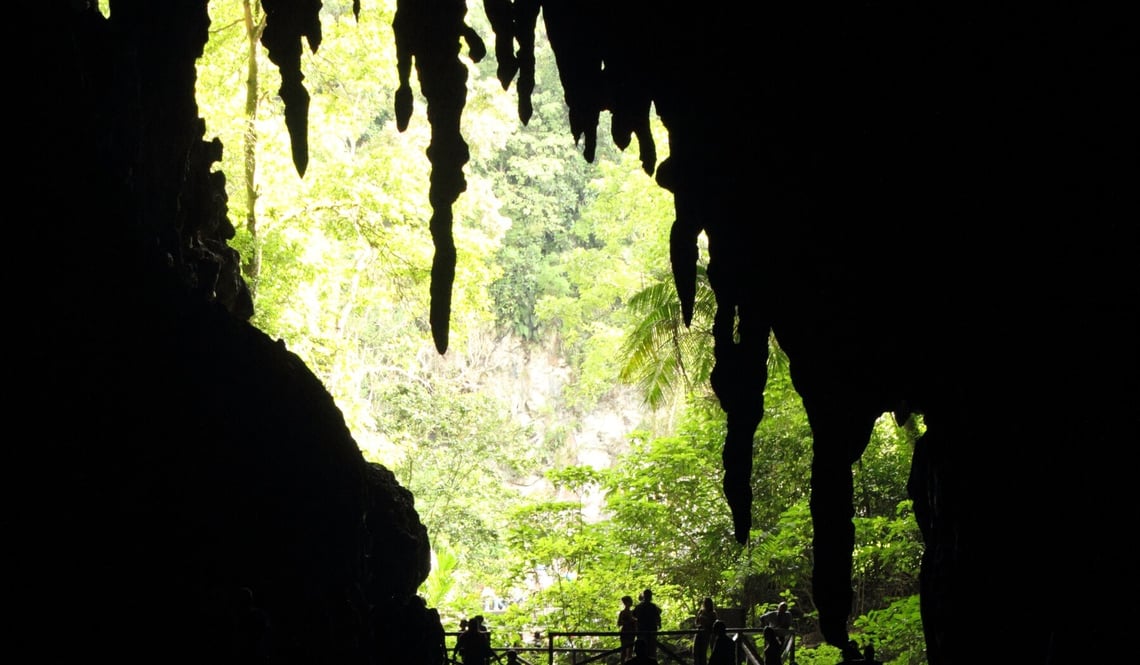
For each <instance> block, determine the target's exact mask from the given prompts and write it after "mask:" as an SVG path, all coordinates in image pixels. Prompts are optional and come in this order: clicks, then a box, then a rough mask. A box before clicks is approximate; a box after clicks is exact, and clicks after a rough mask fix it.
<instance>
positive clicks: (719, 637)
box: [708, 619, 736, 665]
mask: <svg viewBox="0 0 1140 665" xmlns="http://www.w3.org/2000/svg"><path fill="white" fill-rule="evenodd" d="M709 632H710V633H711V635H710V638H709V639H710V640H711V641H712V654H710V655H709V662H708V665H736V642H734V641H733V640H732V638H731V637H729V636H728V626H727V625H725V623H724V622H723V621H721V620H720V619H717V620H716V621H713V625H712V630H711V631H709Z"/></svg>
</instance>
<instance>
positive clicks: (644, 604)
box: [633, 589, 661, 660]
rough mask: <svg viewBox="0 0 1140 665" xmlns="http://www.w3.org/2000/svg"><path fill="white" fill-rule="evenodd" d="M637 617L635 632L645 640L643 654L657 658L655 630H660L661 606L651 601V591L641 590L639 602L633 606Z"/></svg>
mask: <svg viewBox="0 0 1140 665" xmlns="http://www.w3.org/2000/svg"><path fill="white" fill-rule="evenodd" d="M633 616H635V617H637V632H638V635H639V636H640V638H641V639H643V640H645V655H646V656H648V657H649V658H651V659H652V660H657V631H659V630H661V608H660V607H658V606H657V603H655V602H653V591H652V590H651V589H646V590H645V591H642V592H641V602H640V603H638V604H637V605H636V606H634V608H633Z"/></svg>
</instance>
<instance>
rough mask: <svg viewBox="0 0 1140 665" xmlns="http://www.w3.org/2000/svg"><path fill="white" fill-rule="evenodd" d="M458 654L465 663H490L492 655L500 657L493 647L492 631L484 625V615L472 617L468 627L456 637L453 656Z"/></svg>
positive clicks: (466, 664)
mask: <svg viewBox="0 0 1140 665" xmlns="http://www.w3.org/2000/svg"><path fill="white" fill-rule="evenodd" d="M456 656H458V657H459V659H460V660H461V661H462V662H463V665H489V663H490V662H491V658H492V657H494V658H495V659H496V660H498V659H499V656H498V654H496V653H495V652H494V651H493V650H492V649H491V633H490V631H488V630H487V629H486V628H485V627H484V626H483V615H481V614H480V615H477V616H473V617H471V619H470V620H469V621H468V622H467V629H466V630H464V631H463V632H462V633H460V634H459V637H457V638H455V649H454V650H453V651H452V658H454V657H456Z"/></svg>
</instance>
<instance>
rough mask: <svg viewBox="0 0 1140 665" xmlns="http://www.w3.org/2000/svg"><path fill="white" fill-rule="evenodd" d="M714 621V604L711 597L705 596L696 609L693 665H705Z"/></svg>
mask: <svg viewBox="0 0 1140 665" xmlns="http://www.w3.org/2000/svg"><path fill="white" fill-rule="evenodd" d="M715 621H716V605H715V604H714V603H713V599H712V598H709V597H708V596H705V599H704V600H703V601H701V609H699V610H697V618H696V627H697V634H696V635H694V636H693V665H705V663H706V662H708V657H709V640H710V638H711V637H712V627H713V623H714V622H715Z"/></svg>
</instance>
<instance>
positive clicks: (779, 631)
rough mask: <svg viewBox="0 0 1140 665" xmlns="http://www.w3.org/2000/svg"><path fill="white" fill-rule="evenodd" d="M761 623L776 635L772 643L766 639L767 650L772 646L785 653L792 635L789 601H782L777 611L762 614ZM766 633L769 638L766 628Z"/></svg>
mask: <svg viewBox="0 0 1140 665" xmlns="http://www.w3.org/2000/svg"><path fill="white" fill-rule="evenodd" d="M760 625H761V626H766V627H767V628H771V629H772V634H773V636H774V637H775V641H774V642H772V643H771V644H768V643H767V639H766V640H765V651H767V649H768V648H769V647H771V648H773V649H779V651H780V653H783V652H784V651H785V650H786V649H787V647H788V640H789V639H790V638H791V636H792V615H791V613H790V612H788V603H787V602H786V601H780V604H779V605H777V606H776V609H775V611H769V612H765V613H764V614H761V615H760ZM764 634H765V638H767V634H768V631H767V630H765V631H764Z"/></svg>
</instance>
